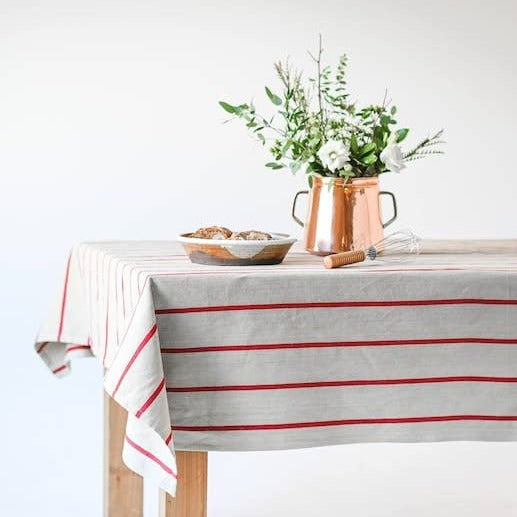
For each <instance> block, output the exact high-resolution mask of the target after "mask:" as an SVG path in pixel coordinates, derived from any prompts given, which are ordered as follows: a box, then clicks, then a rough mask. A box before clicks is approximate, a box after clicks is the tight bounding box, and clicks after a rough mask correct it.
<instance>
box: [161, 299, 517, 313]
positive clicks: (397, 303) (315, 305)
mask: <svg viewBox="0 0 517 517" xmlns="http://www.w3.org/2000/svg"><path fill="white" fill-rule="evenodd" d="M420 305H517V300H502V299H490V298H447V299H441V300H374V301H344V302H292V303H261V304H249V305H211V306H207V307H179V308H173V309H157V310H156V311H155V313H156V314H186V313H191V312H222V311H256V310H272V309H333V308H343V307H406V306H420Z"/></svg>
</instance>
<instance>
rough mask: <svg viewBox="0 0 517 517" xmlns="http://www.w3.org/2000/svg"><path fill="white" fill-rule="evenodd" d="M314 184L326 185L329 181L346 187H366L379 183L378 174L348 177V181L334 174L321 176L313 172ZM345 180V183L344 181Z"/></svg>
mask: <svg viewBox="0 0 517 517" xmlns="http://www.w3.org/2000/svg"><path fill="white" fill-rule="evenodd" d="M313 178H314V184H315V185H316V184H318V186H320V185H328V184H329V183H333V184H334V185H338V186H345V185H346V186H347V187H352V188H353V187H367V186H370V185H371V186H374V185H378V184H379V178H378V176H358V177H355V178H349V179H348V181H347V180H346V179H345V178H338V177H335V176H321V175H320V174H314V175H313ZM345 182H346V183H345Z"/></svg>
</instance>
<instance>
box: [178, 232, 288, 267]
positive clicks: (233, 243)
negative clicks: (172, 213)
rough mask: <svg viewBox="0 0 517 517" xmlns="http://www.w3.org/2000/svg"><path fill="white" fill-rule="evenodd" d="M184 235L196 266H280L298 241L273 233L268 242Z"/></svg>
mask: <svg viewBox="0 0 517 517" xmlns="http://www.w3.org/2000/svg"><path fill="white" fill-rule="evenodd" d="M190 235H192V234H191V233H183V234H182V235H180V236H179V237H178V242H181V244H182V245H183V248H185V251H186V253H187V255H188V257H189V259H190V260H191V262H194V263H196V264H210V265H215V266H258V265H272V264H280V262H282V260H284V258H285V256H286V255H287V252H288V251H289V248H290V247H291V246H292V245H293V243H295V242H296V239H295V238H293V237H289V235H287V234H285V233H272V234H271V236H272V237H273V238H272V239H271V240H268V241H238V240H232V239H198V238H196V237H190Z"/></svg>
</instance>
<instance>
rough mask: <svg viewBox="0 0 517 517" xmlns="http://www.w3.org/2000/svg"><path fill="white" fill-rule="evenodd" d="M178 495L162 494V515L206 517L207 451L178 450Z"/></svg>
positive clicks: (170, 516)
mask: <svg viewBox="0 0 517 517" xmlns="http://www.w3.org/2000/svg"><path fill="white" fill-rule="evenodd" d="M176 464H177V467H178V485H177V488H176V497H171V496H170V495H168V494H166V493H165V492H162V493H161V494H160V517H206V490H207V465H208V453H207V452H192V451H177V452H176Z"/></svg>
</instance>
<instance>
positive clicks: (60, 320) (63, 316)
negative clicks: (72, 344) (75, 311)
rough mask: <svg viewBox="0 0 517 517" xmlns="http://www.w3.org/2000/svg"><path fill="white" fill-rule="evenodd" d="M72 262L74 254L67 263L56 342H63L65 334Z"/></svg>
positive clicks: (69, 256)
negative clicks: (64, 327)
mask: <svg viewBox="0 0 517 517" xmlns="http://www.w3.org/2000/svg"><path fill="white" fill-rule="evenodd" d="M71 260H72V253H70V255H68V262H67V263H66V273H65V286H64V288H63V298H62V300H61V313H60V315H59V330H58V332H57V339H56V341H61V334H62V333H63V323H64V320H65V307H66V295H67V291H68V277H69V276H70V261H71Z"/></svg>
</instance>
